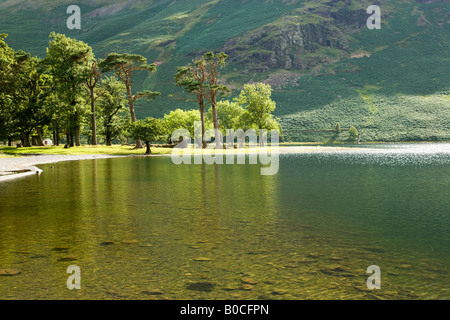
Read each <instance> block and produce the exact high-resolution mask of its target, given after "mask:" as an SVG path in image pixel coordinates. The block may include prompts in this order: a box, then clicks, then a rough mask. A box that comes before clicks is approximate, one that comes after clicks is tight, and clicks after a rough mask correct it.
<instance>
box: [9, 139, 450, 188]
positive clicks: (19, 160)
mask: <svg viewBox="0 0 450 320" xmlns="http://www.w3.org/2000/svg"><path fill="white" fill-rule="evenodd" d="M447 144H448V143H447ZM383 145H389V144H383ZM400 145H401V144H400ZM406 145H407V144H406ZM366 146H367V145H366ZM266 148H267V149H266ZM263 149H265V151H266V152H267V151H269V150H270V147H263ZM447 149H448V148H447ZM182 150H183V149H180V150H179V151H181V154H182V153H183V151H182ZM212 150H213V149H211V151H212ZM193 151H194V152H193V153H192V155H195V154H201V153H203V151H202V152H201V153H200V152H198V151H197V152H196V151H195V150H193ZM216 151H218V150H216ZM260 151H262V150H259V148H256V150H251V149H245V150H243V149H224V150H220V152H219V153H218V154H223V155H226V154H230V153H231V154H233V155H237V154H241V153H245V154H253V153H259V152H260ZM274 151H275V152H276V153H277V154H279V155H281V154H301V153H330V152H331V153H341V152H352V153H358V152H361V151H363V152H372V153H374V154H376V153H378V152H384V151H383V149H382V148H376V147H373V148H367V147H366V148H358V146H356V145H355V146H351V147H350V146H341V145H335V146H330V145H327V146H324V145H315V146H307V145H303V146H286V145H285V146H279V147H277V148H276V149H275V150H274ZM391 151H392V149H391ZM449 151H450V149H448V151H446V152H449ZM269 152H270V151H269ZM171 155H172V153H162V154H158V153H155V154H151V155H146V154H109V155H108V154H82V155H81V154H80V155H60V154H21V155H18V156H15V157H6V158H0V183H2V182H6V181H11V180H15V179H20V178H23V177H27V176H32V175H36V174H42V173H43V170H42V169H39V168H38V167H36V166H38V165H41V164H50V163H59V162H65V161H81V160H97V159H111V158H131V157H132V158H141V157H159V156H171Z"/></svg>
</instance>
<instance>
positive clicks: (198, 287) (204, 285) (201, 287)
mask: <svg viewBox="0 0 450 320" xmlns="http://www.w3.org/2000/svg"><path fill="white" fill-rule="evenodd" d="M214 287H215V285H214V284H213V283H211V282H206V281H205V282H189V283H188V285H187V286H186V288H187V289H188V290H193V291H205V292H211V291H212V290H213V289H214Z"/></svg>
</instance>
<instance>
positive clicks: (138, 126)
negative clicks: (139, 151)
mask: <svg viewBox="0 0 450 320" xmlns="http://www.w3.org/2000/svg"><path fill="white" fill-rule="evenodd" d="M166 133H167V129H166V127H165V125H164V121H163V120H161V119H155V118H146V119H145V120H138V121H136V122H133V123H131V124H130V134H131V136H132V137H133V138H135V139H141V140H143V141H145V144H146V145H147V151H146V153H147V154H150V153H151V149H150V142H152V141H158V140H161V139H164V136H165V134H166Z"/></svg>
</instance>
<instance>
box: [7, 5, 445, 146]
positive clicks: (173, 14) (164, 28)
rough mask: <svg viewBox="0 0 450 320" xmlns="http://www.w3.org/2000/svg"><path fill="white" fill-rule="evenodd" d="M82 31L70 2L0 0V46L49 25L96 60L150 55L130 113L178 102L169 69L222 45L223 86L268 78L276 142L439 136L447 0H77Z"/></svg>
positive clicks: (31, 47)
mask: <svg viewBox="0 0 450 320" xmlns="http://www.w3.org/2000/svg"><path fill="white" fill-rule="evenodd" d="M81 2H82V4H80V7H81V10H82V13H83V15H82V30H68V29H67V27H66V19H67V17H68V16H69V15H68V14H66V8H67V6H68V5H70V4H72V1H66V0H60V1H48V0H35V1H26V0H7V1H4V2H2V3H1V4H0V33H8V34H9V37H8V39H7V41H8V43H9V44H10V45H11V46H12V47H13V48H15V49H16V50H17V49H23V50H26V51H29V52H31V53H32V54H34V55H38V56H44V55H45V47H46V44H47V42H48V35H49V33H50V32H51V31H56V32H61V33H65V34H67V35H68V36H71V37H74V38H77V39H79V40H83V41H85V42H87V43H88V44H89V45H91V46H92V47H93V48H94V52H95V54H96V56H97V57H100V58H102V57H104V56H105V55H106V54H107V53H109V52H112V51H116V52H133V53H139V54H143V55H144V56H146V57H147V58H148V59H149V61H156V62H158V65H159V67H158V72H157V73H156V74H155V75H154V76H152V77H151V78H148V79H146V78H144V75H143V74H141V75H139V76H140V78H139V81H138V82H137V83H139V86H140V87H146V88H148V89H152V90H158V91H161V92H162V93H163V95H162V97H161V98H158V99H157V100H155V101H153V102H150V103H147V102H141V104H140V106H141V107H140V108H139V107H138V109H137V111H138V114H139V115H140V116H141V117H143V116H146V115H152V116H161V115H163V114H164V113H165V112H167V111H168V110H172V109H175V108H177V107H182V108H191V107H195V106H193V105H189V104H188V103H185V104H183V103H180V102H179V101H173V100H170V99H169V98H168V97H167V95H168V94H172V93H181V91H180V90H179V89H178V88H176V87H175V86H174V81H173V75H174V73H175V72H176V68H177V66H181V65H184V64H186V63H188V62H189V61H190V60H191V59H192V58H194V57H196V56H198V55H200V54H202V53H204V52H205V51H209V50H215V51H225V52H226V53H227V54H229V64H228V66H227V67H226V68H225V69H224V70H222V75H223V78H224V79H225V81H226V83H227V84H228V85H230V86H231V87H232V88H234V89H235V90H234V92H233V95H237V94H239V90H240V88H241V87H242V85H243V84H244V83H248V82H252V81H264V82H267V83H270V84H271V85H272V86H273V87H274V89H275V91H274V99H275V100H276V102H277V110H276V114H277V116H279V117H280V118H281V121H282V125H283V127H284V134H285V137H286V139H288V140H293V141H333V140H345V139H346V138H347V135H346V133H342V134H340V135H334V134H332V133H330V132H317V131H320V130H329V129H333V128H334V126H335V125H336V122H339V123H340V124H341V127H343V128H348V127H349V126H352V125H354V126H357V127H358V128H359V129H361V132H362V138H363V140H365V141H370V140H387V141H394V140H396V141H398V140H443V139H447V140H449V139H450V123H449V121H450V120H449V119H450V106H449V105H450V100H449V91H450V85H449V83H450V82H449V80H450V76H449V73H448V67H449V66H450V63H449V62H450V61H449V41H448V40H449V39H448V35H449V34H450V32H449V31H450V1H448V0H447V1H433V0H427V1H423V0H400V1H381V0H378V1H365V0H360V1H356V0H344V1H342V0H341V1H337V0H315V1H301V0H297V1H295V0H291V1H283V0H267V1H261V0H190V1H168V0H154V1H150V0H140V1H139V0H128V1H127V0H124V1H115V2H114V4H111V3H110V2H108V1H104V0H90V1H81ZM372 4H377V5H379V6H380V8H381V10H382V28H381V30H369V29H367V27H366V20H367V18H368V17H369V15H368V14H367V13H366V9H367V7H368V6H369V5H372Z"/></svg>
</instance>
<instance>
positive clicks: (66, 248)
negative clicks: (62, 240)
mask: <svg viewBox="0 0 450 320" xmlns="http://www.w3.org/2000/svg"><path fill="white" fill-rule="evenodd" d="M69 250H70V248H69V247H55V248H53V249H52V251H69Z"/></svg>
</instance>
